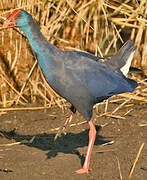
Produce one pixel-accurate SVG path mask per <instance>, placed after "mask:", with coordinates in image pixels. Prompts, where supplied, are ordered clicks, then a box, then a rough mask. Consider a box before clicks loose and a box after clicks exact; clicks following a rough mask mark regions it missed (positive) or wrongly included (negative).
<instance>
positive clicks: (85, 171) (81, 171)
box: [76, 168, 92, 174]
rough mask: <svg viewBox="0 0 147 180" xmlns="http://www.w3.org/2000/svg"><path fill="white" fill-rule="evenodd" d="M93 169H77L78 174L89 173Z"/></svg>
mask: <svg viewBox="0 0 147 180" xmlns="http://www.w3.org/2000/svg"><path fill="white" fill-rule="evenodd" d="M91 170H92V169H88V168H81V169H79V170H77V171H76V173H77V174H84V173H87V174H88V173H89V171H91Z"/></svg>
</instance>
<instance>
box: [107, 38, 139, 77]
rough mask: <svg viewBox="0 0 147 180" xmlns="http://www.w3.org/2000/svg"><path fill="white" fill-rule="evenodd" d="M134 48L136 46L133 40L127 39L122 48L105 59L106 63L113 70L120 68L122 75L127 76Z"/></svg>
mask: <svg viewBox="0 0 147 180" xmlns="http://www.w3.org/2000/svg"><path fill="white" fill-rule="evenodd" d="M136 48H137V46H135V45H134V42H133V40H129V41H127V42H126V43H125V44H124V45H123V46H122V48H121V49H120V50H119V51H118V52H117V53H116V54H115V55H114V56H113V57H112V58H111V59H110V60H108V61H107V65H109V66H110V67H111V68H112V69H114V70H116V69H120V71H121V72H122V73H123V74H124V76H127V74H128V72H129V68H130V66H131V62H132V59H133V55H134V52H135V50H136Z"/></svg>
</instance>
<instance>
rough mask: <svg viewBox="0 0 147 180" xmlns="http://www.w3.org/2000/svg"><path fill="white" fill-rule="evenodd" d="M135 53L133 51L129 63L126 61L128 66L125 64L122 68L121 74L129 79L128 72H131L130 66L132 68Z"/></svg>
mask: <svg viewBox="0 0 147 180" xmlns="http://www.w3.org/2000/svg"><path fill="white" fill-rule="evenodd" d="M134 53H135V51H133V52H132V53H131V54H130V56H129V58H128V59H127V61H126V64H125V65H124V66H123V67H122V68H120V70H121V72H122V73H123V75H124V76H126V77H127V74H128V72H129V69H130V66H131V62H132V59H133V56H134Z"/></svg>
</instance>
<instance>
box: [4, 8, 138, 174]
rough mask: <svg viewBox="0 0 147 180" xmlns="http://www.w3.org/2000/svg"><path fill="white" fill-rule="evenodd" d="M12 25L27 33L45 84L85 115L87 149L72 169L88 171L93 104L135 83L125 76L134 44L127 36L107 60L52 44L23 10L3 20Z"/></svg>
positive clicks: (91, 142) (131, 89)
mask: <svg viewBox="0 0 147 180" xmlns="http://www.w3.org/2000/svg"><path fill="white" fill-rule="evenodd" d="M13 26H17V27H19V29H20V30H22V31H23V32H24V33H25V35H26V36H27V38H28V40H29V43H30V45H31V47H32V49H33V51H34V53H35V55H36V58H37V60H38V63H39V65H40V67H41V69H42V71H43V74H44V76H45V78H46V81H47V82H48V84H49V85H50V86H51V87H52V88H53V89H54V90H55V91H56V92H57V93H58V94H59V95H60V96H62V97H63V98H65V99H66V100H67V101H69V102H70V103H71V105H72V107H74V108H73V109H77V110H78V111H79V112H80V113H81V114H82V115H83V116H84V117H85V118H86V119H87V121H88V123H89V126H90V130H89V144H88V149H87V153H86V157H85V161H84V164H83V167H82V168H81V169H80V170H78V171H76V172H77V173H79V174H82V173H88V171H89V170H90V168H89V164H90V157H91V152H92V148H93V144H94V142H95V137H96V130H95V126H94V124H93V123H92V120H91V119H92V109H93V106H94V104H96V103H99V102H102V101H103V100H105V99H108V98H109V97H111V96H113V95H115V94H120V93H124V92H132V91H134V89H135V88H136V87H137V83H136V82H135V81H134V80H131V79H128V78H127V77H126V75H127V73H128V71H129V67H130V65H131V61H132V58H133V54H134V52H135V50H136V46H134V43H133V41H132V40H130V41H128V42H127V43H126V44H125V45H124V46H123V47H122V48H121V49H120V51H119V52H118V53H117V54H116V55H114V56H113V57H112V58H111V59H110V60H108V61H103V62H102V61H100V60H99V59H101V58H99V57H96V56H94V55H91V54H88V53H84V52H77V51H62V50H60V49H58V48H56V47H55V46H54V45H52V44H50V43H49V42H48V41H47V39H46V38H45V37H44V36H43V35H42V33H41V32H40V28H39V26H38V25H37V24H36V22H35V21H34V20H33V18H32V16H31V15H30V14H29V13H27V12H26V11H24V10H19V9H17V10H15V11H14V12H13V13H12V14H11V15H10V16H9V17H8V19H7V20H6V21H5V22H4V24H3V28H9V27H13ZM71 118H72V116H70V119H71Z"/></svg>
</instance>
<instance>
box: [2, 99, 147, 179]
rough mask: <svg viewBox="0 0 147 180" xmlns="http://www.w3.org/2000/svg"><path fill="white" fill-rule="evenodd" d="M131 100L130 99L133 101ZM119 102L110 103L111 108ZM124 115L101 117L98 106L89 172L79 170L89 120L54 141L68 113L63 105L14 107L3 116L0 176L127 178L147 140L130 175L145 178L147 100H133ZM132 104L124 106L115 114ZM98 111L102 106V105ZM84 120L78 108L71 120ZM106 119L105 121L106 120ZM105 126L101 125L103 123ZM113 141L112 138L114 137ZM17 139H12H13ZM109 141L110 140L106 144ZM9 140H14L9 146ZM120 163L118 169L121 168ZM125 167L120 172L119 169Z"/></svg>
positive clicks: (24, 177)
mask: <svg viewBox="0 0 147 180" xmlns="http://www.w3.org/2000/svg"><path fill="white" fill-rule="evenodd" d="M131 103H132V102H130V104H131ZM117 106H118V103H113V104H112V103H111V104H109V107H108V110H109V111H110V112H111V111H112V110H113V109H115V108H116V107H117ZM131 108H133V110H132V111H131V112H130V113H129V114H128V115H126V116H125V119H120V118H117V119H116V118H112V117H106V116H103V117H99V118H96V115H99V114H100V113H102V112H99V113H98V112H97V113H96V111H95V112H94V116H95V118H94V123H95V125H96V127H97V130H98V131H97V137H96V141H95V146H94V148H93V152H92V157H91V164H90V167H91V168H92V171H91V172H90V173H89V174H83V175H78V174H76V173H75V171H76V170H77V169H79V168H81V165H82V163H83V160H84V155H85V153H86V149H87V145H88V130H89V127H88V124H87V123H84V124H81V125H75V126H72V127H68V128H67V130H66V132H67V134H66V135H64V134H62V135H61V136H60V137H59V138H58V139H57V140H56V141H54V136H55V135H56V132H57V131H51V129H54V128H56V127H60V126H61V125H62V124H63V123H64V120H65V117H66V116H67V115H68V111H65V112H64V113H63V112H62V111H61V109H59V108H55V107H54V108H51V109H48V110H37V111H31V110H30V111H29V110H27V111H26V110H25V111H11V112H8V111H7V112H6V113H5V114H1V116H0V180H20V179H21V180H40V179H41V180H48V179H49V180H50V179H51V180H54V179H55V180H57V179H63V180H69V179H71V180H79V179H80V180H119V179H121V176H122V179H123V180H126V179H128V175H129V173H130V169H131V167H132V165H133V163H134V160H135V158H136V155H137V153H138V151H139V148H140V146H141V144H142V143H145V145H144V147H143V150H142V152H141V154H140V157H139V160H138V162H137V164H136V166H135V169H134V172H133V174H132V178H131V179H132V180H146V179H147V126H143V127H141V126H139V125H140V124H146V123H147V104H144V103H142V102H133V106H132V107H131ZM129 109H130V106H125V107H123V108H122V109H121V110H119V111H118V113H117V115H123V114H125V113H126V112H127V111H128V110H129ZM99 111H103V106H102V105H101V106H100V108H99ZM82 121H85V120H84V118H83V117H82V116H81V115H79V114H78V113H77V114H76V115H75V116H74V119H73V121H72V123H71V124H75V123H79V122H82ZM103 125H104V126H103ZM100 126H102V128H100ZM113 141H114V143H112V144H111V143H109V142H113ZM17 142H18V143H19V142H21V143H19V144H13V143H17ZM105 143H108V145H105V146H104V144H105ZM8 144H10V146H8ZM119 166H120V170H119ZM120 173H121V175H120Z"/></svg>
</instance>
